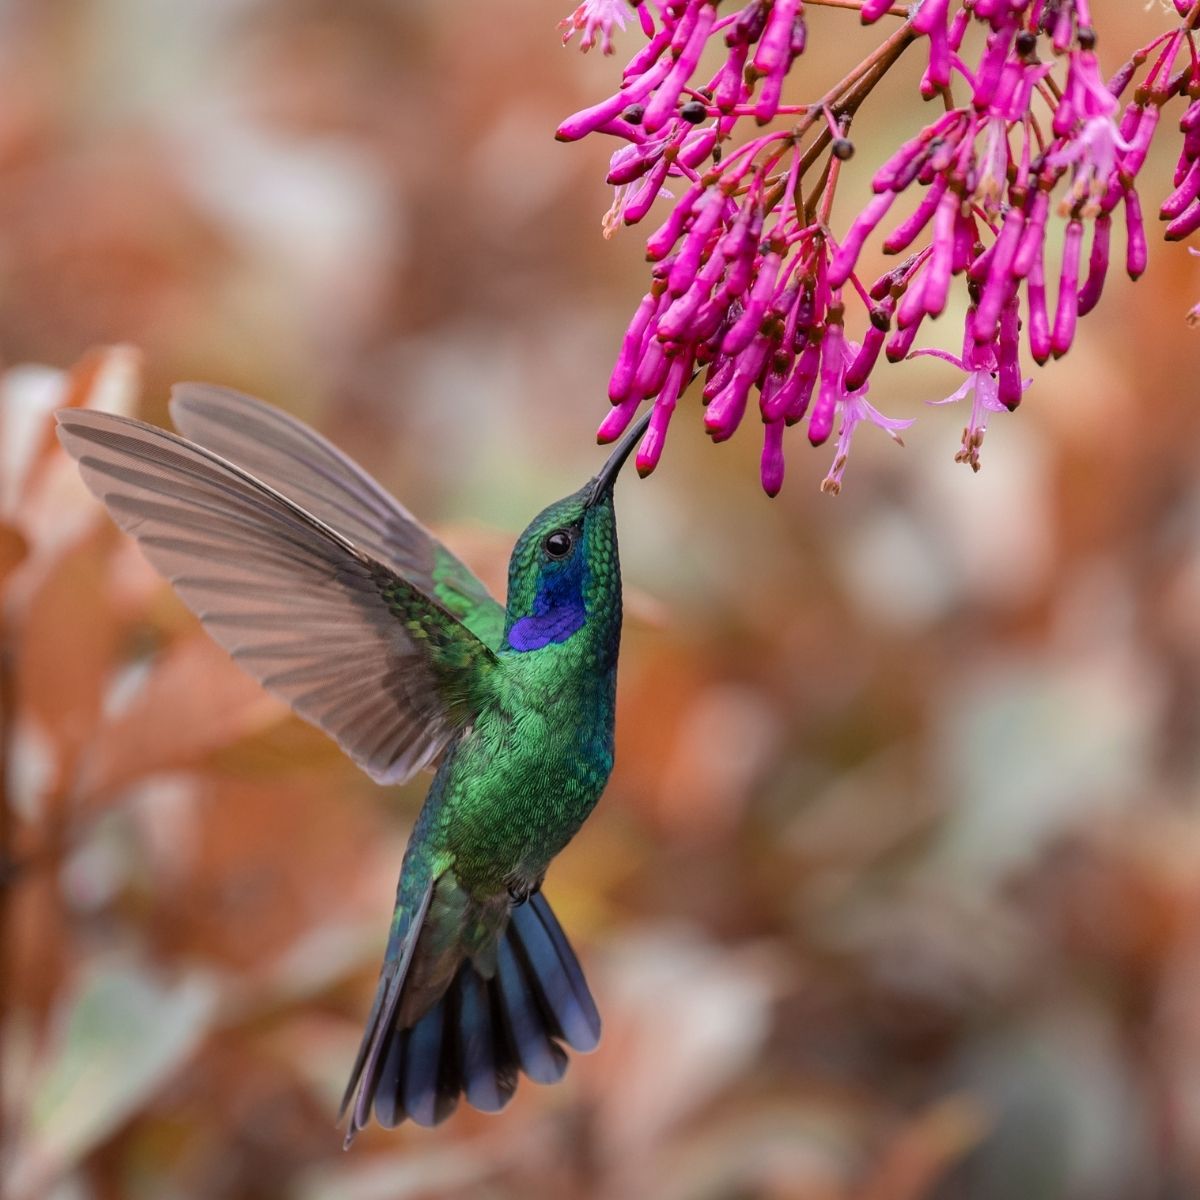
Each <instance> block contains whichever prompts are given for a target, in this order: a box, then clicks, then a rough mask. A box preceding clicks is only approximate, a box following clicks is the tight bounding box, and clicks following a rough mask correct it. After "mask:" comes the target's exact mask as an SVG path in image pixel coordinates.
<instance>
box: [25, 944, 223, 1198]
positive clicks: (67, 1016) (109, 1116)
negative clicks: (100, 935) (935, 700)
mask: <svg viewBox="0 0 1200 1200" xmlns="http://www.w3.org/2000/svg"><path fill="white" fill-rule="evenodd" d="M215 1000H216V996H215V990H214V988H213V986H212V984H211V983H210V982H208V981H206V980H205V979H203V978H202V977H200V976H198V975H194V976H191V977H187V978H184V979H183V980H182V981H181V982H179V983H178V984H175V985H166V984H163V983H162V982H160V981H159V980H158V979H157V978H156V977H155V976H153V975H152V974H150V973H149V972H148V971H146V970H144V969H142V968H140V967H136V966H132V965H130V964H117V963H111V964H106V965H100V966H94V967H92V968H90V969H88V970H87V971H86V972H85V973H84V975H83V976H82V978H81V979H80V980H79V982H78V984H77V986H76V989H75V991H74V992H73V994H71V995H70V996H69V997H67V998H66V999H64V1001H63V1002H62V1004H61V1007H60V1010H59V1014H58V1020H59V1032H58V1036H57V1037H56V1039H55V1044H54V1045H53V1047H52V1049H51V1050H50V1052H49V1054H48V1056H47V1058H46V1060H45V1061H44V1063H43V1065H42V1067H41V1070H40V1072H39V1075H40V1078H38V1079H37V1080H36V1081H35V1083H34V1085H33V1092H32V1098H31V1102H30V1108H29V1114H28V1130H27V1140H26V1143H25V1146H24V1147H23V1150H22V1153H21V1156H20V1158H19V1159H18V1161H17V1164H16V1167H15V1170H14V1172H13V1177H12V1180H11V1181H10V1183H11V1187H12V1191H13V1194H14V1195H15V1196H17V1197H36V1196H37V1195H39V1194H40V1193H41V1191H42V1189H43V1188H44V1187H45V1186H46V1185H47V1184H48V1183H49V1182H50V1181H51V1180H53V1179H54V1178H55V1177H56V1176H57V1175H59V1174H60V1173H61V1172H63V1171H65V1170H69V1169H70V1168H71V1167H72V1166H73V1165H74V1164H75V1163H77V1162H79V1161H80V1160H81V1159H82V1158H83V1157H84V1156H85V1155H86V1154H88V1152H89V1151H90V1150H92V1149H93V1148H94V1147H95V1146H97V1145H99V1144H100V1143H101V1142H103V1141H104V1140H105V1139H106V1138H108V1137H109V1136H110V1135H111V1134H112V1133H113V1132H114V1131H115V1130H117V1129H118V1128H120V1126H121V1125H122V1124H123V1123H124V1121H125V1120H126V1119H127V1118H128V1117H129V1116H130V1115H131V1114H133V1113H135V1112H137V1111H138V1110H139V1109H140V1108H142V1107H143V1106H144V1105H145V1104H146V1103H147V1101H148V1100H149V1099H150V1097H151V1096H152V1095H153V1094H154V1092H156V1091H157V1090H158V1088H159V1087H160V1086H161V1085H162V1084H163V1083H164V1082H165V1081H166V1079H167V1078H168V1077H169V1076H170V1074H171V1073H172V1072H173V1071H174V1070H175V1069H176V1068H177V1067H178V1066H179V1065H180V1064H181V1063H182V1062H183V1061H184V1060H185V1059H186V1058H187V1057H188V1055H190V1054H191V1052H192V1050H193V1049H194V1048H195V1046H196V1044H197V1043H198V1042H199V1040H200V1038H201V1037H203V1035H204V1033H205V1031H206V1029H207V1028H208V1024H209V1019H210V1017H211V1015H212V1013H213V1011H214V1007H215Z"/></svg>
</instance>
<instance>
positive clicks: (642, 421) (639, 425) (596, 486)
mask: <svg viewBox="0 0 1200 1200" xmlns="http://www.w3.org/2000/svg"><path fill="white" fill-rule="evenodd" d="M653 412H654V408H653V406H651V408H650V410H649V411H648V412H645V413H643V414H642V415H641V416H640V417H639V418H638V420H637V422H636V424H635V425H634V426H633V428H632V429H630V430H629V432H628V433H627V434H626V435H625V436H624V437H623V438H622V439H621V440H620V442H619V443H618V444H617V448H616V449H615V450H614V451H613V452H612V453H611V454H610V455H609V456H608V462H606V463H605V464H604V466H602V467H601V468H600V474H599V475H597V476H596V478H595V479H593V480H592V490H591V492H590V493H589V495H588V498H587V507H588V508H591V506H592V505H593V504H599V503H600V501H602V500H604V499H606V498H607V497H608V496H610V495H612V490H613V485H614V484H615V483H616V482H617V476H618V475H619V474H620V472H621V468H622V467H623V466H624V465H625V460H626V459H627V458H628V457H629V456H630V454H632V453H633V448H634V446H636V445H637V444H638V442H640V441H641V440H642V434H643V433H645V432H646V426H647V425H649V424H650V415H651V413H653Z"/></svg>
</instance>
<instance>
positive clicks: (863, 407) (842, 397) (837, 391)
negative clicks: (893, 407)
mask: <svg viewBox="0 0 1200 1200" xmlns="http://www.w3.org/2000/svg"><path fill="white" fill-rule="evenodd" d="M860 349H861V347H860V346H859V345H858V344H857V343H856V342H846V343H845V346H844V348H843V354H842V364H841V370H840V371H838V372H836V373H835V374H833V376H832V377H831V379H830V382H831V383H832V384H833V385H834V393H833V396H832V401H833V403H834V404H835V405H836V409H837V413H838V415H839V416H840V417H841V419H842V424H841V428H840V429H839V430H838V440H837V449H836V450H835V451H834V455H833V466H831V467H830V468H829V474H827V475H826V476H825V478H824V479H823V480H822V481H821V491H823V492H826V493H827V494H828V495H830V496H836V495H837V494H838V493H839V492H840V491H841V490H842V476H843V475H844V474H845V471H846V462H847V460H848V459H849V457H850V441H851V439H852V438H853V437H854V430H855V428H856V427H857V426H858V424H859V423H860V422H861V421H869V422H870V423H871V424H872V425H878V426H879V428H880V429H882V430H883V431H884V432H885V433H886V434H887V435H888V436H889V437H890V438H891V439H892V440H893V441H895V442H897V443H899V444H900V445H901V446H903V445H904V442H903V441H902V440H901V438H900V430H902V429H907V428H908V427H909V426H910V425H911V424H912V423H913V418H911V417H910V418H908V419H907V420H900V419H897V418H895V417H885V416H884V415H883V413H881V412H880V411H879V410H878V409H877V408H875V406H874V405H872V404H871V403H870V402H869V401H868V400H867V392H869V391H870V390H871V385H870V384H867V383H864V384H863V385H862V387H860V388H858V389H857V390H856V391H853V392H849V391H847V390H846V386H845V379H846V368H847V367H849V366H850V365H851V364H852V363H853V362H854V360H855V359H856V358H857V357H858V352H859V350H860ZM821 386H822V388H824V387H825V386H826V380H825V378H824V377H822V380H821ZM830 400H831V397H829V396H828V395H823V396H822V397H821V401H820V402H819V403H823V404H828V403H829V402H830Z"/></svg>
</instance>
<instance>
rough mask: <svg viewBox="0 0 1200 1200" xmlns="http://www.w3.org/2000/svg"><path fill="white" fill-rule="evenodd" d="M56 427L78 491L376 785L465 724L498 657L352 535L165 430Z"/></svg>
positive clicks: (71, 412)
mask: <svg viewBox="0 0 1200 1200" xmlns="http://www.w3.org/2000/svg"><path fill="white" fill-rule="evenodd" d="M58 420H59V429H58V435H59V439H60V441H61V442H62V444H63V446H64V447H65V448H66V450H67V451H68V453H70V454H71V455H72V457H74V458H75V459H76V460H77V461H78V463H79V468H80V472H81V473H82V475H83V479H84V482H85V483H86V484H87V485H88V487H89V488H90V489H91V491H92V492H93V493H94V494H95V495H96V496H97V497H99V499H100V500H102V501H103V502H104V504H105V505H106V506H107V508H108V510H109V512H110V514H111V515H112V517H113V519H114V520H115V521H116V522H117V524H118V525H120V526H121V527H122V528H123V529H124V530H126V532H128V533H130V534H132V535H133V536H134V537H135V538H136V539H137V541H138V544H139V546H140V547H141V549H142V551H143V553H144V554H145V555H146V557H147V558H148V559H149V560H150V562H151V563H152V564H153V565H154V566H155V567H156V568H157V569H158V570H159V571H160V572H161V573H162V574H163V575H165V576H166V578H167V579H169V580H170V581H171V583H172V584H174V586H175V588H176V590H177V591H178V592H179V594H180V596H181V597H182V599H183V600H184V602H185V603H186V604H187V605H188V607H189V608H191V609H192V611H193V612H195V613H196V615H197V616H198V617H199V618H200V620H201V621H202V622H203V623H204V625H205V628H206V629H207V630H208V632H209V633H210V634H211V636H212V637H213V638H215V639H216V641H217V642H219V643H220V644H221V645H222V646H224V647H225V649H226V650H228V651H229V652H230V654H232V656H233V657H234V658H235V659H236V660H237V662H238V663H239V664H240V665H241V666H242V667H243V668H244V669H245V670H247V671H248V672H249V673H250V674H251V675H253V676H254V677H255V678H256V679H257V680H258V681H259V682H260V683H262V685H263V686H264V687H266V688H267V690H268V691H270V692H272V693H273V694H275V695H277V696H279V697H280V698H282V699H283V700H285V701H286V702H287V703H288V704H290V705H291V706H292V707H293V708H294V709H295V710H296V711H297V712H298V713H299V714H300V715H301V716H303V717H305V718H306V719H307V720H309V721H311V722H312V723H313V724H314V725H317V726H318V727H319V728H321V729H323V730H324V731H325V732H326V733H328V734H329V735H330V736H332V737H333V738H334V739H335V740H336V741H337V742H338V744H339V745H340V746H341V747H342V749H343V750H345V751H346V753H347V754H349V755H350V757H351V758H353V759H354V761H355V762H357V763H358V764H359V766H361V767H362V768H363V769H364V770H365V771H367V772H368V774H370V775H371V777H372V778H374V779H376V780H377V781H378V782H380V783H396V782H400V781H402V780H404V779H407V778H409V777H410V776H411V775H413V774H414V773H415V772H416V771H418V770H419V769H420V768H421V767H423V766H426V765H427V764H428V763H429V762H430V761H432V759H434V758H435V757H436V756H437V755H438V754H439V753H440V751H441V750H442V749H443V748H444V747H445V745H446V743H447V742H448V741H449V740H450V739H451V738H452V737H453V736H454V735H455V733H456V732H457V731H458V729H460V728H461V727H462V726H463V725H464V724H465V723H467V722H468V721H469V720H470V719H471V717H472V716H473V713H474V705H475V702H476V700H477V698H478V694H479V693H478V686H479V681H480V680H481V679H482V678H483V677H484V676H485V675H486V673H487V671H488V670H489V669H490V667H491V665H492V664H494V662H495V656H494V655H493V654H492V652H491V651H490V650H489V649H488V648H487V647H486V646H485V645H484V644H483V643H482V642H480V641H479V640H478V638H476V637H475V635H474V634H473V633H471V632H470V631H469V630H468V629H467V628H466V627H465V626H464V625H463V624H461V623H460V622H459V621H458V620H456V619H455V617H454V616H453V615H452V614H450V613H449V612H447V611H446V610H445V609H444V608H443V607H442V606H441V605H439V604H438V603H437V602H436V601H435V600H433V599H431V598H430V597H428V596H427V595H425V594H424V593H422V592H421V591H420V589H419V588H418V587H417V586H415V585H414V584H413V583H412V582H411V581H409V580H408V579H406V578H404V577H403V576H401V575H400V574H398V573H397V571H396V570H395V569H394V568H392V567H391V566H389V565H388V564H385V563H383V562H380V561H379V560H378V559H376V558H375V557H374V556H373V555H372V554H371V553H370V551H369V550H365V549H364V548H363V547H361V546H358V545H356V544H355V542H354V539H353V538H352V537H350V536H349V535H347V534H345V533H343V532H341V531H336V530H334V529H333V528H331V527H330V526H329V525H328V524H326V522H325V521H324V520H323V519H322V518H321V517H320V516H318V515H316V514H313V513H311V512H309V511H308V510H307V509H306V508H304V507H302V506H301V505H300V504H298V503H296V502H295V501H293V500H291V499H289V498H287V497H285V496H284V495H282V494H281V493H280V492H279V491H277V490H276V489H275V488H274V487H273V486H272V485H271V484H269V483H267V482H264V481H261V480H259V479H256V478H254V477H253V475H251V474H250V473H249V472H248V471H247V470H245V469H243V468H242V467H240V466H237V465H234V464H233V463H230V462H226V461H225V460H224V459H222V458H221V457H220V456H218V455H217V454H216V453H214V452H213V451H212V450H210V449H207V448H205V447H202V446H196V445H192V444H191V443H190V442H187V441H185V440H184V439H182V438H179V437H176V436H175V435H173V434H170V433H166V432H165V431H163V430H161V429H156V428H154V427H153V426H150V425H145V424H143V423H141V422H140V421H132V420H129V419H127V418H124V417H117V416H113V415H111V414H107V413H96V412H90V411H87V410H83V409H68V410H64V411H63V412H60V413H59V414H58Z"/></svg>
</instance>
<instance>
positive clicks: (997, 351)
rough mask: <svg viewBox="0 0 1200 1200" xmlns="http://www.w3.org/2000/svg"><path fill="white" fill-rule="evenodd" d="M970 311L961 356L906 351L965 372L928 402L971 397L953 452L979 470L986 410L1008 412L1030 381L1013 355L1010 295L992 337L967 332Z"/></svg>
mask: <svg viewBox="0 0 1200 1200" xmlns="http://www.w3.org/2000/svg"><path fill="white" fill-rule="evenodd" d="M975 316H976V313H975V312H974V311H972V313H971V314H970V316H969V317H968V318H967V330H968V333H967V338H966V340H965V342H964V345H963V353H962V357H961V358H957V357H955V356H954V355H953V354H950V353H949V352H948V351H946V350H914V351H913V353H912V354H911V355H910V357H912V358H918V357H920V356H922V355H926V356H928V357H929V358H940V359H941V360H942V361H943V362H948V363H950V364H951V365H952V366H955V367H957V368H958V369H959V370H960V371H964V372H965V373H966V376H967V377H966V379H965V380H963V383H962V386H961V387H959V388H957V389H956V390H955V391H953V392H951V393H950V395H949V396H947V397H946V398H945V399H944V400H931V401H929V403H930V404H953V403H955V401H958V400H965V399H966V398H967V397H968V396H970V397H971V416H970V419H969V420H968V421H967V427H966V428H965V429H964V430H963V436H962V449H961V450H959V452H958V453H957V454H956V455H955V456H954V461H955V462H960V463H966V464H967V465H969V466H970V468H971V470H972V471H978V470H979V466H980V463H979V451H980V449H981V448H982V447H983V435H984V434H985V433H987V427H988V419H989V414H991V413H1001V412H1011V411H1012V410H1013V409H1014V408H1016V406H1017V404H1018V403H1020V399H1021V395H1022V393H1023V392H1024V391H1025V389H1026V388H1028V387H1029V385H1030V384H1031V383H1033V380H1032V379H1022V378H1021V369H1020V363H1019V361H1018V358H1017V354H1018V347H1017V336H1018V330H1019V321H1020V318H1019V317H1018V315H1017V304H1016V299H1015V298H1014V299H1013V300H1012V301H1010V303H1009V304H1008V306H1007V308H1006V309H1005V311H1004V313H1003V315H1002V316H1001V318H1000V323H999V332H998V334H997V337H996V339H995V340H994V341H992V342H990V343H979V342H976V341H974V340H973V339H972V338H971V335H970V329H971V326H972V320H973V319H974V318H975Z"/></svg>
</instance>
